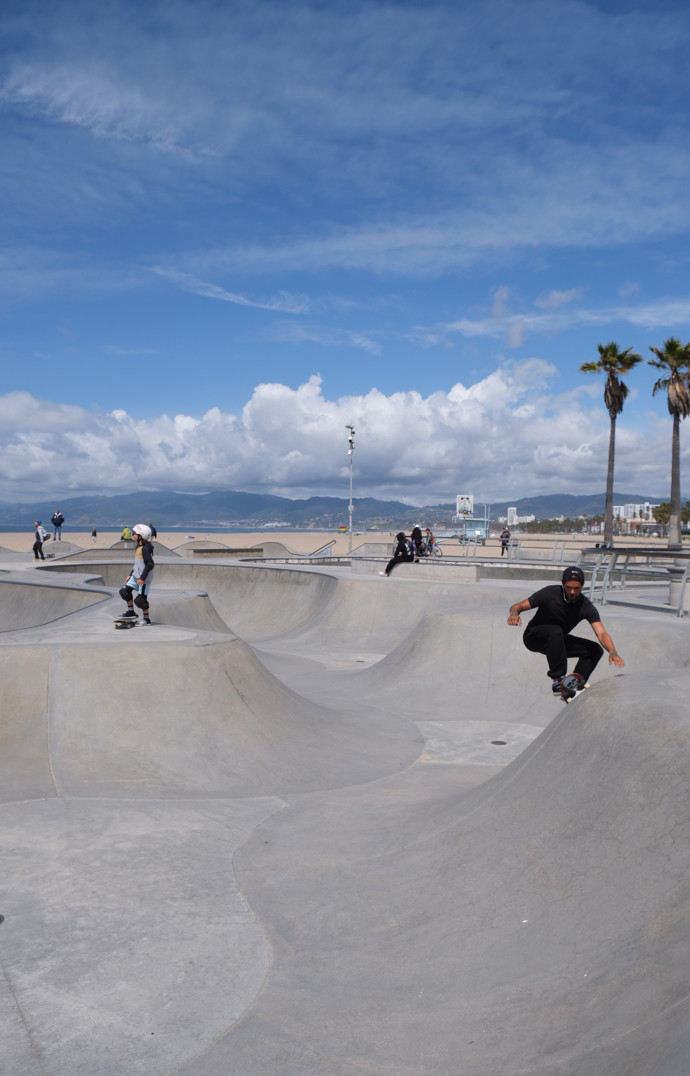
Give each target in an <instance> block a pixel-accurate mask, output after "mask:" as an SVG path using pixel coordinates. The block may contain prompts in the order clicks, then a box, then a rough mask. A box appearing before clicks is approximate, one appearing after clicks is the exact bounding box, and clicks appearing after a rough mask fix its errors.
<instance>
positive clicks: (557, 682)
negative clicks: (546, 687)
mask: <svg viewBox="0 0 690 1076" xmlns="http://www.w3.org/2000/svg"><path fill="white" fill-rule="evenodd" d="M562 681H563V677H562V676H559V677H557V678H556V679H555V680H554V682H553V683H552V685H551V690H552V691H553V693H554V695H560V693H561V683H562Z"/></svg>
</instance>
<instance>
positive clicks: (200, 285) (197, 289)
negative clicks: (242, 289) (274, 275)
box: [150, 265, 310, 314]
mask: <svg viewBox="0 0 690 1076" xmlns="http://www.w3.org/2000/svg"><path fill="white" fill-rule="evenodd" d="M150 271H151V272H152V273H155V274H156V276H159V277H163V278H164V279H165V280H169V281H170V282H171V283H173V284H176V285H178V286H179V287H181V288H183V289H184V291H189V292H191V293H192V294H193V295H201V296H203V297H204V298H206V299H217V300H219V301H220V302H223V303H235V304H236V305H237V306H251V307H254V308H256V309H257V310H275V311H277V312H278V313H281V314H304V313H305V312H306V311H307V310H309V307H310V301H309V297H308V296H307V295H291V294H289V293H288V292H280V293H279V294H278V295H274V296H272V297H271V298H269V299H252V298H250V297H249V296H247V295H242V294H240V293H239V292H234V291H228V290H227V289H226V288H222V287H221V286H220V285H219V284H211V283H209V282H208V281H206V280H198V279H197V278H196V277H194V276H192V275H191V274H190V273H184V272H181V271H180V270H178V269H165V268H163V267H162V266H158V265H154V266H151V267H150Z"/></svg>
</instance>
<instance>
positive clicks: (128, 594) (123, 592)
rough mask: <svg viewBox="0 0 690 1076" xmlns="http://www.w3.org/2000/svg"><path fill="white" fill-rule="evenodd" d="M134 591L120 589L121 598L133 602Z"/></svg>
mask: <svg viewBox="0 0 690 1076" xmlns="http://www.w3.org/2000/svg"><path fill="white" fill-rule="evenodd" d="M132 594H134V591H133V590H132V588H131V587H120V597H121V598H122V600H123V601H125V602H131V600H132Z"/></svg>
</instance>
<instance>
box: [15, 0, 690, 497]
mask: <svg viewBox="0 0 690 1076" xmlns="http://www.w3.org/2000/svg"><path fill="white" fill-rule="evenodd" d="M689 46H690V11H689V10H688V8H687V6H686V4H685V3H675V2H671V0H666V2H659V0H655V2H654V3H646V2H638V3H622V2H621V3H615V2H595V0H591V2H581V0H558V2H557V3H554V2H553V0H551V2H542V0H521V2H519V3H518V2H515V0H469V2H462V3H458V2H457V0H452V2H449V3H443V2H433V0H432V2H419V3H401V2H398V3H383V2H362V3H357V2H348V3H340V2H338V0H334V2H329V3H323V2H313V3H302V4H300V3H291V4H289V5H287V4H284V3H279V2H274V0H253V2H251V3H236V2H233V0H228V2H210V0H196V2H194V3H189V2H176V0H165V2H160V3H155V2H154V3H150V4H147V5H142V4H140V3H127V2H122V0H106V2H103V3H99V4H97V5H94V4H93V3H91V2H89V3H70V2H60V0H57V2H56V3H53V4H47V3H43V2H41V3H37V2H33V0H24V2H22V3H13V2H12V0H5V3H4V5H3V14H2V19H1V21H0V123H1V125H2V139H3V153H2V165H1V167H0V183H1V185H2V186H1V188H0V195H1V201H2V206H3V213H2V253H1V254H0V278H1V282H2V288H1V291H0V295H1V298H0V363H1V370H2V380H1V382H0V390H1V393H0V497H1V498H2V499H6V500H10V499H17V500H33V499H35V498H36V497H40V496H44V495H45V496H47V497H49V498H50V499H51V500H52V499H54V497H55V496H61V497H65V496H68V495H70V494H77V493H81V492H103V493H114V492H121V491H127V490H130V489H136V488H139V489H141V488H144V489H179V490H189V491H202V490H208V489H217V488H230V489H250V490H253V491H256V492H272V493H280V494H282V495H285V496H292V497H301V496H308V495H311V494H320V493H327V494H335V495H341V496H347V495H348V475H349V461H348V457H347V440H346V435H347V431H346V429H345V426H346V423H354V425H355V427H356V431H357V432H356V443H357V449H356V452H355V457H354V463H355V475H356V486H355V494H356V495H360V496H364V495H378V496H383V497H397V498H402V499H405V500H408V501H411V502H413V503H431V502H434V501H437V500H446V501H447V500H451V499H453V498H454V496H455V494H456V493H458V492H472V493H474V495H475V496H476V497H477V498H478V499H479V500H489V501H496V500H503V499H513V498H514V499H517V498H518V497H521V496H527V495H532V494H540V493H551V492H571V493H590V492H598V491H601V490H603V488H604V485H605V466H606V451H607V443H608V415H607V413H606V411H605V410H604V407H603V402H602V394H603V383H602V381H601V379H598V378H596V377H591V376H590V377H586V376H585V375H582V374H580V373H579V372H578V369H579V366H580V364H581V363H583V362H586V361H589V360H590V359H595V358H596V357H597V350H596V349H597V344H598V343H606V342H607V341H609V340H615V341H616V342H617V343H618V344H619V346H620V347H633V348H635V349H636V350H637V351H639V352H640V353H641V354H642V355H643V356H644V357H645V359H646V358H647V357H651V353H650V352H649V350H648V349H649V346H650V345H656V346H661V345H662V343H663V341H664V340H665V339H666V338H667V337H668V336H670V335H672V334H673V335H676V336H679V337H680V338H681V340H683V341H685V340H687V339H689V338H690V273H689V269H690V247H689V244H688V238H689V233H690V199H689V198H688V180H689V177H690V143H689V139H688V125H689V117H690V109H689V107H688V106H689V104H690V94H689V88H690V75H689V74H688V66H687V62H686V58H687V55H688V49H689ZM655 376H656V375H655V371H654V370H652V369H651V368H650V367H648V366H646V364H645V366H644V367H638V369H637V370H636V371H634V372H633V373H632V374H631V375H630V378H629V382H628V383H629V386H630V389H631V394H630V397H629V399H628V401H627V403H626V405H625V409H624V412H623V414H622V416H621V417H620V419H619V422H618V458H617V468H616V487H617V489H620V490H622V491H623V490H624V491H628V492H631V493H632V492H637V493H639V494H642V495H652V496H659V497H666V496H667V495H668V487H669V467H670V441H671V422H670V418H669V416H668V413H667V411H666V405H665V402H664V399H663V397H656V398H652V395H651V388H652V385H653V382H654V380H655ZM687 441H688V434H687V431H686V430H683V433H682V449H683V466H684V469H685V473H686V474H687V472H688V467H690V459H689V458H688V456H689V449H688V445H687Z"/></svg>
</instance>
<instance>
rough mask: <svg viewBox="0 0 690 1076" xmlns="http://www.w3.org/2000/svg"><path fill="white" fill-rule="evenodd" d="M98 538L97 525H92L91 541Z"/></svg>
mask: <svg viewBox="0 0 690 1076" xmlns="http://www.w3.org/2000/svg"><path fill="white" fill-rule="evenodd" d="M97 538H98V531H97V530H96V528H95V527H92V528H91V541H92V542H95V541H96V539H97Z"/></svg>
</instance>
